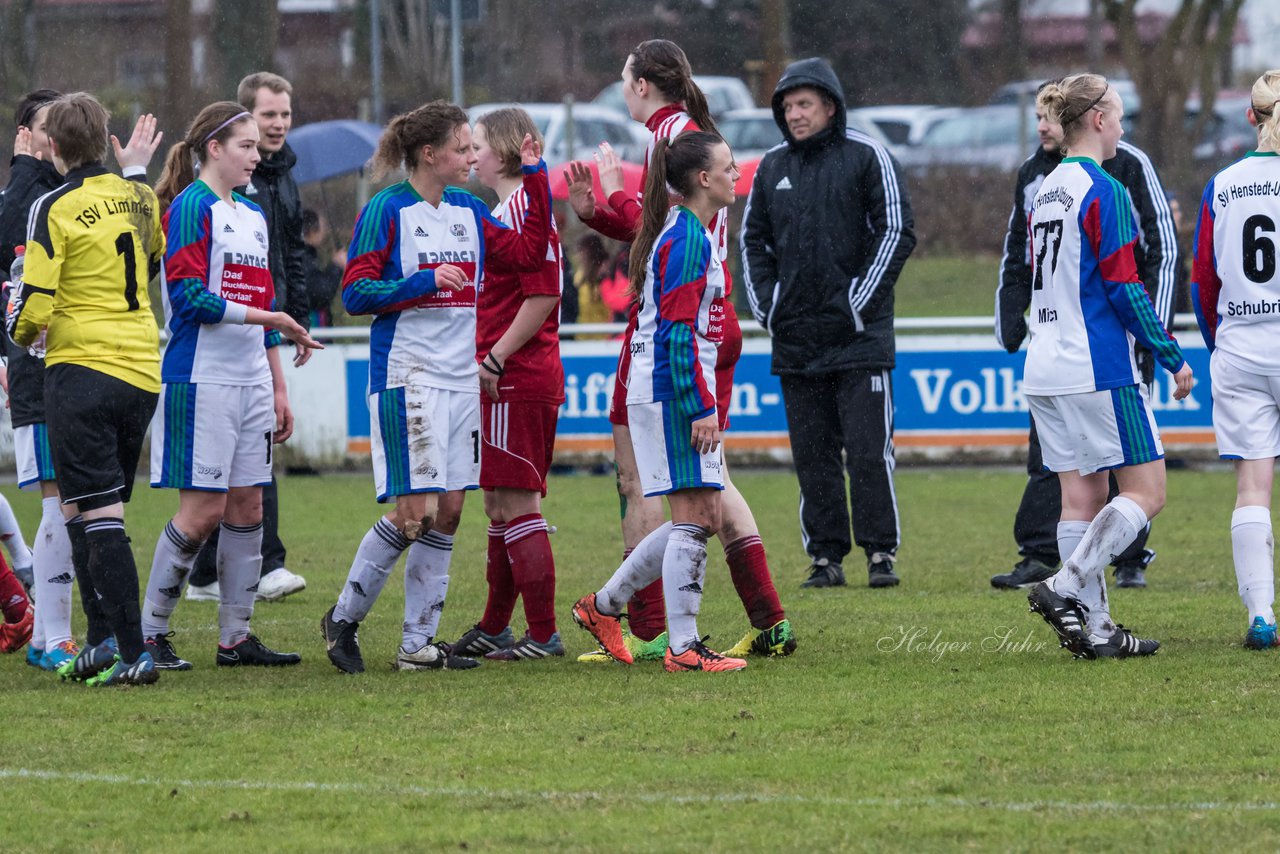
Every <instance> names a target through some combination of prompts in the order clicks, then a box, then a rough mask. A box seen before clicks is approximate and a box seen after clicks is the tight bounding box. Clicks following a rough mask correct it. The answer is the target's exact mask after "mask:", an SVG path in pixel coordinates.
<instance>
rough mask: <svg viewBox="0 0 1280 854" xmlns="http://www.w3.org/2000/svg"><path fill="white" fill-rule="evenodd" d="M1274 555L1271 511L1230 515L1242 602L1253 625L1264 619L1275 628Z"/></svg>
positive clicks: (1239, 510)
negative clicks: (1273, 606) (1254, 620)
mask: <svg viewBox="0 0 1280 854" xmlns="http://www.w3.org/2000/svg"><path fill="white" fill-rule="evenodd" d="M1274 553H1275V539H1274V537H1273V536H1272V533H1271V509H1270V508H1268V507H1258V506H1253V507H1237V508H1236V511H1235V512H1234V513H1232V514H1231V556H1232V557H1233V558H1234V559H1235V564H1236V584H1237V586H1238V587H1239V590H1240V601H1241V602H1243V603H1244V606H1245V607H1246V608H1248V609H1249V622H1250V623H1252V622H1253V618H1254V617H1262V618H1263V619H1264V620H1266V621H1267V622H1268V623H1271V624H1273V625H1274V624H1275V621H1276V615H1275V614H1274V613H1272V610H1271V606H1272V605H1273V604H1274V603H1275V599H1276V579H1275V570H1274V569H1273V564H1272V561H1273V559H1274Z"/></svg>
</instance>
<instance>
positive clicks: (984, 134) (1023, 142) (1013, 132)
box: [899, 105, 1040, 172]
mask: <svg viewBox="0 0 1280 854" xmlns="http://www.w3.org/2000/svg"><path fill="white" fill-rule="evenodd" d="M1039 144H1040V139H1039V136H1038V135H1037V133H1036V116H1035V113H1034V112H1031V111H1025V110H1022V109H1020V108H1019V107H1015V106H1008V105H1003V106H995V107H973V108H970V109H961V110H957V111H956V112H955V113H954V114H952V115H951V116H948V117H946V118H943V119H941V120H940V121H938V122H937V123H936V124H934V125H933V126H932V127H931V128H929V129H928V130H927V131H926V132H925V134H924V136H923V137H922V138H921V139H920V144H919V145H916V146H912V147H910V148H906V149H903V150H902V151H901V152H900V154H899V159H900V160H901V161H902V165H903V166H905V167H907V168H908V169H909V170H913V171H918V170H922V169H928V168H930V167H935V166H961V167H966V166H967V167H971V168H974V169H983V168H990V169H999V170H1002V171H1006V172H1011V171H1012V170H1014V169H1016V168H1017V167H1018V165H1019V164H1020V163H1022V161H1023V160H1025V159H1026V158H1027V157H1028V156H1030V154H1031V152H1033V151H1035V149H1036V147H1037V146H1038V145H1039Z"/></svg>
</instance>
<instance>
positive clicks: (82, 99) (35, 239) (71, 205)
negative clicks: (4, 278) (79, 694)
mask: <svg viewBox="0 0 1280 854" xmlns="http://www.w3.org/2000/svg"><path fill="white" fill-rule="evenodd" d="M108 118H109V115H108V113H107V111H106V109H104V108H103V106H102V105H101V104H99V103H98V101H97V100H96V99H95V98H94V97H93V96H92V95H89V94H87V93H83V92H79V93H75V94H71V95H66V96H64V97H62V98H60V99H58V100H57V101H55V102H54V103H52V104H51V105H50V106H49V108H48V116H47V118H46V124H45V127H46V132H47V134H48V136H49V142H50V146H51V148H52V152H53V162H54V165H55V166H56V167H57V169H58V171H59V172H61V173H62V174H63V175H64V183H63V184H62V186H60V187H58V188H57V189H56V190H53V191H52V192H50V193H48V194H47V195H45V196H42V197H41V198H40V199H39V201H37V202H36V204H35V206H34V207H33V208H32V211H31V215H30V218H29V220H28V231H27V244H26V269H25V274H24V276H23V281H22V283H21V284H20V285H19V286H18V288H17V291H16V292H15V293H14V295H13V297H12V298H11V301H10V305H9V308H8V313H7V317H6V327H7V329H8V332H9V335H10V337H12V338H13V340H14V341H15V342H16V343H17V344H19V345H20V346H32V345H35V347H36V348H38V349H43V350H44V351H45V364H46V365H47V372H46V375H45V402H46V404H47V407H48V412H47V415H46V418H47V424H48V431H49V440H50V445H51V446H52V450H53V457H54V468H55V471H56V477H57V481H58V491H59V494H60V495H61V496H62V503H63V513H64V515H65V516H66V517H67V519H68V522H67V530H68V533H69V534H70V537H71V547H72V562H73V564H74V565H75V569H76V575H77V578H78V580H79V583H80V591H81V599H82V601H83V603H84V608H85V613H86V616H87V617H88V619H89V634H88V638H87V642H86V644H85V646H84V649H83V650H82V651H81V652H80V654H79V655H78V656H77V657H76V658H75V659H73V660H71V661H69V662H67V663H66V664H65V665H64V666H63V667H62V668H61V669H60V670H59V673H60V674H62V676H63V677H64V678H72V679H83V680H88V682H89V684H91V685H123V684H145V683H150V682H154V681H156V679H157V677H158V674H157V671H156V669H155V664H154V662H153V661H152V660H151V656H150V655H149V654H148V653H147V652H145V651H144V649H143V640H142V627H141V615H140V613H139V607H138V572H137V567H136V566H135V565H134V561H133V553H132V551H131V550H130V547H129V539H128V537H126V536H125V529H124V504H125V502H127V501H128V500H129V495H130V493H131V491H132V488H133V478H134V472H135V470H136V469H137V465H138V456H139V453H140V452H141V449H142V440H143V437H144V436H145V434H146V430H147V425H148V423H149V422H150V421H151V415H152V412H153V411H154V410H155V406H156V398H157V395H158V393H159V391H160V357H159V339H158V334H157V329H156V323H155V318H154V315H152V313H151V305H150V300H149V299H148V297H147V282H148V280H149V279H150V276H151V271H153V270H154V269H156V268H157V267H158V265H159V262H160V259H161V258H162V256H163V254H164V248H165V237H164V231H163V230H162V229H161V227H160V212H159V206H158V205H157V203H156V197H155V194H154V193H153V192H152V191H151V188H150V187H148V186H147V185H146V184H144V183H142V182H140V181H131V180H126V179H124V178H121V177H120V176H118V175H115V174H113V173H111V172H108V171H107V169H106V167H105V166H104V165H103V161H104V159H105V157H106V154H107V143H108V132H107V120H108ZM150 121H151V133H152V134H153V133H154V120H150ZM140 124H141V123H140ZM113 141H114V140H113ZM159 142H160V138H159V136H152V137H151V138H150V139H149V140H148V145H149V147H150V149H151V151H154V149H155V146H156V145H158V144H159ZM41 342H43V343H41Z"/></svg>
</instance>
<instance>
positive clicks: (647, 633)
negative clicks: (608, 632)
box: [623, 549, 667, 641]
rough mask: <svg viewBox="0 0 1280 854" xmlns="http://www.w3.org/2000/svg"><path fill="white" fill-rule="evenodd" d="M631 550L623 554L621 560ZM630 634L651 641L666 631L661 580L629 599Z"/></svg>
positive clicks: (664, 602) (665, 608) (664, 603)
mask: <svg viewBox="0 0 1280 854" xmlns="http://www.w3.org/2000/svg"><path fill="white" fill-rule="evenodd" d="M630 553H631V550H630V549H627V551H626V552H625V553H624V554H623V560H626V555H627V554H630ZM627 614H628V617H629V619H628V622H630V623H631V634H633V635H635V636H636V637H638V638H640V640H642V641H651V640H653V639H654V638H656V637H657V636H658V635H660V634H662V633H663V632H664V631H666V630H667V603H666V601H665V600H664V599H663V598H662V579H661V578H659V579H658V580H657V581H655V582H653V583H652V584H650V585H649V586H648V587H645V588H643V589H641V590H637V591H636V594H635V595H634V596H632V597H631V602H630V603H628V605H627Z"/></svg>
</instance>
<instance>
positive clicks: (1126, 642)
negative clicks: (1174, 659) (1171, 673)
mask: <svg viewBox="0 0 1280 854" xmlns="http://www.w3.org/2000/svg"><path fill="white" fill-rule="evenodd" d="M1159 648H1160V641H1158V640H1146V639H1144V638H1140V637H1135V636H1134V634H1133V632H1131V631H1129V630H1128V629H1126V628H1125V627H1124V626H1121V625H1117V626H1116V633H1115V634H1114V635H1112V636H1111V637H1109V638H1107V640H1105V641H1103V642H1102V643H1095V644H1093V653H1094V655H1096V656H1097V657H1098V658H1134V657H1135V656H1139V655H1155V654H1156V650H1158V649H1159Z"/></svg>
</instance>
